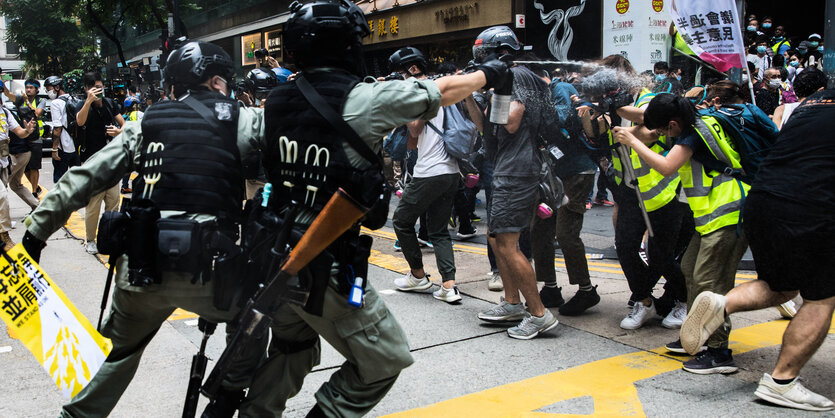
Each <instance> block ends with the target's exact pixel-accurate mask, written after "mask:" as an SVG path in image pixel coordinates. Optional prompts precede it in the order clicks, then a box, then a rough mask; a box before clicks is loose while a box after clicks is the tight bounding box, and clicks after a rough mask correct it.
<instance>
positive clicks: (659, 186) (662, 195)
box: [609, 89, 681, 212]
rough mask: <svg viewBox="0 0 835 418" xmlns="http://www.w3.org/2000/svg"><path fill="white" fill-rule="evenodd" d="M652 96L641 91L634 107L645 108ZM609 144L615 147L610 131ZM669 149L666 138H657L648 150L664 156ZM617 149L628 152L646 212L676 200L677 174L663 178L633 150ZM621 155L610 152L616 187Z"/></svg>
mask: <svg viewBox="0 0 835 418" xmlns="http://www.w3.org/2000/svg"><path fill="white" fill-rule="evenodd" d="M654 96H655V95H654V94H652V93H651V92H650V91H649V90H647V89H644V90H643V91H641V94H640V96H639V97H638V100H637V101H636V103H635V106H636V107H643V106H646V105H647V104H649V102H650V101H651V100H652V98H653V97H654ZM633 125H634V124H633ZM609 144H610V145H611V146H613V147H614V146H615V140H614V137H613V136H612V132H611V131H609ZM669 147H670V145H668V140H667V138H666V137H663V136H662V137H660V138H658V141H657V142H656V143H655V144H653V145H652V146H650V149H651V150H652V151H654V152H656V153H658V154H664V153H665V152H667V150H668V149H669ZM619 148H622V149H628V150H629V158H630V160H631V161H632V169H633V171H634V172H635V180H636V181H637V182H638V190H639V191H640V192H641V198H642V199H643V201H644V206H645V207H646V209H647V212H652V211H654V210H658V209H660V208H662V207H664V206H666V205H667V203H670V202H671V201H672V200H673V199H675V198H676V196H677V193H676V192H677V190H678V185H679V184H680V183H681V181H680V179H679V176H678V174H676V175H673V176H669V177H664V175H662V174H661V173H659V172H658V171H656V170H655V169H653V168H652V167H650V166H649V164H647V163H645V162H644V161H643V160H642V159H641V157H639V156H638V153H637V152H635V150H633V149H631V148H629V147H626V146H625V145H620V147H619ZM621 155H622V153H621V152H619V150H618V149H614V150H613V152H612V166H613V168H614V171H615V182H616V183H617V184H618V185H620V184H621V183H622V182H623V164H622V162H621Z"/></svg>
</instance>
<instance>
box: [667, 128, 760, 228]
mask: <svg viewBox="0 0 835 418" xmlns="http://www.w3.org/2000/svg"><path fill="white" fill-rule="evenodd" d="M694 128H695V129H696V133H697V134H698V135H699V137H701V138H702V140H703V141H704V143H705V144H706V145H707V148H708V149H709V150H710V153H711V154H712V155H713V156H714V157H716V158H717V159H719V160H720V161H723V162H725V163H727V164H728V165H729V166H732V167H733V168H734V169H739V168H741V167H742V166H741V164H740V161H741V160H740V156H739V153H738V152H736V150H734V149H733V147H732V145H731V144H732V141H733V139H732V138H730V137H729V136H727V135H726V134H725V132H724V131H723V130H722V126H721V125H720V124H719V121H717V120H716V119H715V118H713V117H711V116H700V117H697V118H696V123H695V125H694ZM678 172H679V175H680V176H681V185H682V187H683V188H684V194H685V195H687V202H688V203H689V204H690V209H692V210H693V218H694V219H695V221H696V231H697V232H699V234H701V235H706V234H709V233H711V232H713V231H716V230H717V229H719V228H723V227H726V226H728V225H736V224H737V223H739V213H740V209H741V207H742V200H743V199H744V197H745V196H746V195H747V193H748V190H749V189H750V188H751V186H749V185H748V184H746V183H743V182H742V181H739V180H737V179H735V178H733V177H731V176H729V175H727V174H723V173H720V172H718V171H706V170H705V167H704V166H703V165H702V164H701V163H700V162H698V161H696V160H695V159H694V158H690V159H689V160H688V161H687V162H686V163H685V164H684V165H683V166H682V167H681V168H680V169H679V170H678Z"/></svg>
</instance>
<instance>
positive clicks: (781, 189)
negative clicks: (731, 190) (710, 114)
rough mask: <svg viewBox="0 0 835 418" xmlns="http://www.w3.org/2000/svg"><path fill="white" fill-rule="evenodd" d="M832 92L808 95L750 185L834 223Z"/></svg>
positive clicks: (834, 113)
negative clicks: (801, 204)
mask: <svg viewBox="0 0 835 418" xmlns="http://www.w3.org/2000/svg"><path fill="white" fill-rule="evenodd" d="M832 132H835V90H825V91H821V92H817V93H815V94H813V95H812V96H810V97H809V98H808V99H806V101H805V102H804V103H803V104H802V105H801V106H799V107H798V108H797V109H795V110H794V113H792V117H791V118H790V119H789V121H788V123H787V124H786V125H785V126H783V129H782V130H781V131H780V134H779V135H778V136H777V139H776V142H775V143H774V146H773V147H772V149H771V152H770V153H769V154H768V156H767V157H766V158H765V160H763V162H762V164H761V165H760V168H759V171H758V172H757V177H756V179H755V180H754V184H753V186H752V192H753V191H761V192H766V193H769V194H772V195H774V196H777V197H780V198H783V199H786V200H791V201H794V202H800V203H803V206H804V207H805V208H806V209H807V211H808V212H807V213H805V214H803V215H805V216H815V217H823V218H828V219H830V220H833V221H835V146H834V145H835V141H833V139H832Z"/></svg>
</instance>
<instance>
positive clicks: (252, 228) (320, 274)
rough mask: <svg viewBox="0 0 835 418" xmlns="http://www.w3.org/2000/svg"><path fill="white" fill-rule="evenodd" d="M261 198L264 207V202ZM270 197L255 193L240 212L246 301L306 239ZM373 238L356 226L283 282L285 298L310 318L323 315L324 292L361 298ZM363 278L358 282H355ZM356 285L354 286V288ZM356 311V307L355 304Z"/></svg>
mask: <svg viewBox="0 0 835 418" xmlns="http://www.w3.org/2000/svg"><path fill="white" fill-rule="evenodd" d="M265 195H266V196H267V197H266V200H267V202H265ZM269 200H270V199H269V194H268V192H264V189H261V190H259V191H258V193H257V194H256V195H255V198H254V199H252V200H250V201H247V206H246V208H245V210H244V218H245V219H246V222H245V223H244V224H243V226H242V239H241V245H242V247H243V248H244V252H245V254H246V255H247V257H246V258H247V260H246V270H245V271H246V274H245V275H244V277H245V279H244V280H245V281H244V283H243V297H242V298H241V299H240V300H241V301H244V300H246V299H247V297H248V296H251V295H253V294H254V293H255V291H256V290H257V289H258V287H259V286H261V285H262V284H264V283H267V282H268V281H269V280H270V278H272V277H275V276H276V275H277V273H278V270H279V269H280V267H281V264H282V262H283V261H284V259H285V258H286V257H287V255H288V254H289V252H290V249H291V248H293V247H294V246H295V245H296V243H298V241H299V240H300V239H301V237H302V235H304V233H305V231H306V228H307V226H305V225H299V224H296V223H295V222H292V225H286V224H285V219H286V218H287V216H286V211H288V210H290V208H289V205H282V206H283V207H279V208H274V207H273V206H279V204H275V202H270V201H269ZM285 234H286V236H287V239H286V243H285V245H284V248H285V250H284V251H277V250H276V248H277V247H281V245H276V243H277V241H279V240H280V239H281V237H282V236H284V235H285ZM371 244H372V239H371V237H370V236H367V235H362V236H361V235H360V234H359V227H354V228H352V229H350V230H348V231H347V232H345V233H344V234H342V235H341V236H340V237H339V238H337V239H336V241H335V242H333V243H332V244H330V245H329V246H328V247H327V248H326V249H325V250H324V251H322V252H321V253H320V254H319V255H318V256H317V257H316V258H314V259H313V261H311V262H310V263H309V264H308V265H307V266H306V267H305V268H303V269H302V270H301V271H299V273H298V274H297V275H296V276H294V277H290V278H289V279H287V282H286V283H285V284H284V287H285V288H286V289H285V292H284V293H285V297H287V298H289V299H293V300H295V301H298V302H300V303H299V304H301V305H304V309H305V311H307V312H308V313H311V314H313V315H319V316H321V315H322V309H323V306H324V297H325V292H326V290H327V287H328V286H331V287H332V288H334V290H336V291H337V292H338V293H339V294H341V295H344V296H346V298H347V297H349V296H350V295H351V293H352V292H353V291H357V289H355V287H358V288H359V289H358V290H359V291H362V292H363V293H364V290H365V285H366V282H367V280H365V278H366V277H367V270H368V256H369V254H370V250H371ZM334 262H338V264H337V265H338V266H339V271H338V273H337V280H336V281H335V282H334V281H331V276H332V274H333V268H334ZM357 277H361V278H363V280H362V281H361V283H357V282H356V280H355V279H356V278H357ZM356 285H358V286H356ZM355 306H357V305H355Z"/></svg>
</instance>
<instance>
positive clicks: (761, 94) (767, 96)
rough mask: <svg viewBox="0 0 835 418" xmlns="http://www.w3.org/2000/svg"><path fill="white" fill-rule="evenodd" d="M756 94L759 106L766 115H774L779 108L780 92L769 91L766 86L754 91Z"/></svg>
mask: <svg viewBox="0 0 835 418" xmlns="http://www.w3.org/2000/svg"><path fill="white" fill-rule="evenodd" d="M754 96H755V97H756V99H757V107H759V108H760V110H762V111H763V112H765V114H766V115H769V116H771V115H773V114H774V109H777V106H779V105H780V92H779V91H777V90H775V91H769V90H767V89H764V88H760V89H757V91H756V92H755V93H754Z"/></svg>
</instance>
